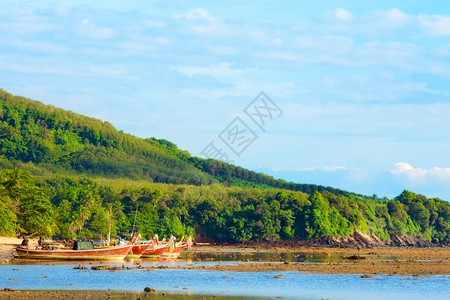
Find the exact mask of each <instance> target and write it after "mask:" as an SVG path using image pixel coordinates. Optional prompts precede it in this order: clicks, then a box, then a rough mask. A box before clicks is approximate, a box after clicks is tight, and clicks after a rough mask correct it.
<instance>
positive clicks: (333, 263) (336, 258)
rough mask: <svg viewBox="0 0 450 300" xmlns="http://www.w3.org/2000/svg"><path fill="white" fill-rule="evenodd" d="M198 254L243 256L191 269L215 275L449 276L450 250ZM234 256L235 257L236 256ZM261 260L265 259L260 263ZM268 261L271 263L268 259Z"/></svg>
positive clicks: (224, 250) (213, 250)
mask: <svg viewBox="0 0 450 300" xmlns="http://www.w3.org/2000/svg"><path fill="white" fill-rule="evenodd" d="M195 249H196V251H198V252H199V253H203V255H206V254H207V253H210V255H211V256H216V257H217V258H211V257H209V258H207V260H218V261H220V260H221V258H220V257H221V256H230V255H232V256H233V255H234V256H236V255H237V253H239V255H238V257H244V256H242V253H245V254H247V256H245V258H243V259H241V261H242V262H243V263H241V264H234V265H223V264H218V265H214V266H201V267H191V268H193V269H203V270H205V269H206V270H212V271H247V272H258V271H266V272H269V271H300V272H311V273H321V274H323V273H326V274H385V275H412V276H430V275H450V248H448V247H436V248H407V247H402V248H397V247H393V248H390V247H384V248H339V247H311V246H303V247H284V246H279V247H276V246H272V245H271V246H266V245H259V246H254V245H252V246H242V245H241V246H228V245H206V246H200V247H196V248H195ZM233 253H235V254H233ZM258 257H264V258H263V259H260V258H259V259H258ZM267 257H269V258H270V259H267Z"/></svg>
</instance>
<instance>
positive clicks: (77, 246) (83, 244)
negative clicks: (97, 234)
mask: <svg viewBox="0 0 450 300" xmlns="http://www.w3.org/2000/svg"><path fill="white" fill-rule="evenodd" d="M90 249H94V243H93V242H92V241H75V242H74V243H73V250H90Z"/></svg>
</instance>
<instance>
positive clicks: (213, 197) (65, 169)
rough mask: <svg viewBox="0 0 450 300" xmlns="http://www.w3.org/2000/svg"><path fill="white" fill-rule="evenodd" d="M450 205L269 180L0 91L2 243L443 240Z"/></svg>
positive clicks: (449, 225)
mask: <svg viewBox="0 0 450 300" xmlns="http://www.w3.org/2000/svg"><path fill="white" fill-rule="evenodd" d="M449 216H450V205H449V203H448V202H446V201H443V200H440V199H438V198H431V199H429V198H426V197H425V196H422V195H418V194H415V193H412V192H410V191H404V192H403V193H402V194H401V195H399V196H398V197H396V198H395V199H392V200H388V199H386V198H384V199H378V198H376V197H375V196H374V197H365V196H361V195H356V194H353V193H348V192H345V191H341V190H337V189H332V188H325V187H323V186H317V185H302V184H295V183H287V182H285V181H282V180H275V179H273V178H272V177H270V176H267V175H264V174H259V173H255V172H252V171H249V170H246V169H243V168H240V167H237V166H233V165H229V164H226V163H223V162H220V161H215V160H204V159H201V158H198V157H192V156H190V155H189V153H187V152H185V151H182V150H180V149H178V148H177V147H176V146H175V145H174V144H173V143H170V142H168V141H165V140H157V139H153V138H151V139H146V140H142V139H139V138H137V137H133V136H131V135H128V134H125V133H122V132H118V131H116V130H115V129H114V127H113V126H112V125H111V124H109V123H106V122H102V121H99V120H95V119H92V118H88V117H84V116H81V115H78V114H75V113H72V112H68V111H64V110H61V109H57V108H54V107H52V106H46V105H44V104H42V103H40V102H37V101H32V100H29V99H26V98H22V97H17V96H12V95H10V94H8V93H6V92H5V91H3V90H0V235H14V234H19V233H20V234H24V235H29V236H32V235H43V236H56V237H59V238H66V239H73V238H105V237H106V236H107V234H108V232H109V231H111V232H112V233H113V235H114V236H129V235H130V234H131V232H132V231H138V232H139V233H141V234H142V235H143V236H144V238H149V237H150V236H152V235H153V234H155V233H158V234H159V235H160V236H162V237H169V236H170V235H176V236H182V235H184V236H188V235H196V236H202V237H203V238H209V239H211V240H216V241H229V242H236V241H245V240H249V239H257V238H262V239H274V238H276V239H278V238H280V239H307V238H314V237H323V236H347V235H350V234H352V233H353V232H354V231H355V230H361V231H362V232H365V233H375V234H376V235H377V236H379V237H380V238H381V239H382V240H384V241H389V240H390V237H391V235H393V234H401V235H411V236H417V237H424V238H426V239H427V240H430V241H434V242H441V241H449V239H450V218H449Z"/></svg>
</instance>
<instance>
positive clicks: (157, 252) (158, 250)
mask: <svg viewBox="0 0 450 300" xmlns="http://www.w3.org/2000/svg"><path fill="white" fill-rule="evenodd" d="M168 251H169V245H167V244H160V245H157V246H155V248H153V246H150V247H148V248H147V250H145V251H144V253H142V255H141V257H143V258H155V257H160V256H161V255H162V254H164V253H165V252H168Z"/></svg>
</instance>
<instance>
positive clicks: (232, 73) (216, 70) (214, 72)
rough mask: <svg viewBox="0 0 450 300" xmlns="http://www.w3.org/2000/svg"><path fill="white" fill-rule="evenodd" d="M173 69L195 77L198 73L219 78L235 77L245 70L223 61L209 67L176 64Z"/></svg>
mask: <svg viewBox="0 0 450 300" xmlns="http://www.w3.org/2000/svg"><path fill="white" fill-rule="evenodd" d="M172 69H173V70H176V71H178V72H180V73H181V74H184V75H187V76H189V77H193V76H196V75H202V76H210V77H214V78H218V79H223V78H234V77H236V76H241V75H243V73H244V72H243V70H241V69H233V68H232V67H231V64H229V63H225V62H221V63H217V64H212V65H209V66H208V67H195V66H174V67H172Z"/></svg>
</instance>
